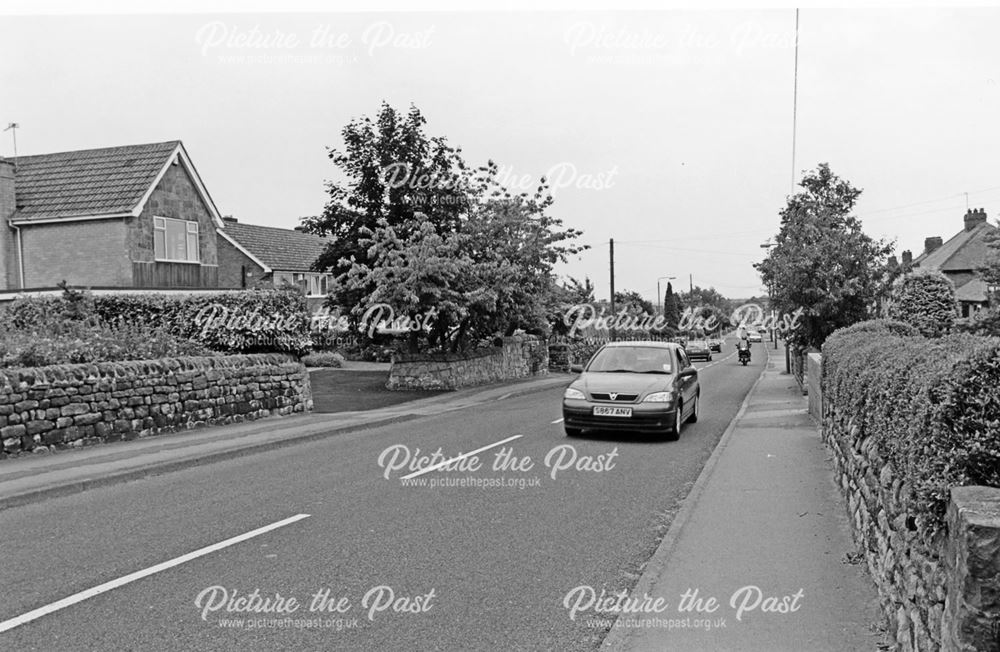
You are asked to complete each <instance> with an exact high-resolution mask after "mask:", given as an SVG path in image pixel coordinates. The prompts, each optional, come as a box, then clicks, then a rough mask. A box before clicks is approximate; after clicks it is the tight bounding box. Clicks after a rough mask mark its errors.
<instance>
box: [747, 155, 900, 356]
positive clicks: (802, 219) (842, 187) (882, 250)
mask: <svg viewBox="0 0 1000 652" xmlns="http://www.w3.org/2000/svg"><path fill="white" fill-rule="evenodd" d="M799 185H800V186H801V187H802V189H803V190H802V191H801V192H798V193H796V194H795V195H793V196H791V197H789V199H788V203H787V205H786V206H785V207H784V208H783V209H782V210H781V212H780V215H781V229H780V231H779V232H778V235H777V238H776V245H775V246H774V247H772V248H771V249H770V251H769V253H768V256H767V258H765V259H764V260H763V261H761V262H760V263H757V264H755V265H754V267H755V268H756V269H757V270H758V272H760V275H761V278H762V279H763V281H764V284H765V285H767V286H768V287H771V288H772V294H773V304H774V306H775V308H776V309H777V310H778V311H780V312H782V313H785V314H786V315H788V314H792V313H794V312H795V311H796V310H798V309H799V308H801V309H802V311H803V312H802V317H801V319H799V321H798V325H797V327H796V329H795V330H794V331H793V332H792V333H790V336H789V340H790V341H791V342H792V343H793V344H795V345H798V346H801V347H810V346H811V347H817V348H818V347H820V346H822V344H823V341H824V340H825V339H826V337H827V336H828V335H829V334H830V333H832V332H833V331H835V330H836V329H838V328H841V327H843V326H848V325H850V324H853V323H855V322H858V321H862V320H865V319H868V318H869V317H871V316H873V313H874V310H875V305H876V298H877V296H878V293H879V290H880V289H881V281H882V278H883V275H884V273H885V269H886V266H885V262H886V258H887V256H888V255H889V254H890V253H891V252H892V245H891V244H890V243H886V242H885V241H882V240H878V241H876V240H873V239H872V238H871V237H869V236H867V235H866V234H865V233H864V232H863V231H862V230H861V223H860V222H859V221H858V219H857V218H856V217H854V216H852V215H851V211H852V210H853V208H854V205H855V203H856V202H857V199H858V197H859V196H860V195H861V190H860V189H857V188H855V187H853V186H852V185H851V184H850V183H849V182H847V181H845V180H843V179H841V178H839V177H838V176H837V175H835V174H834V173H833V172H832V171H831V170H830V166H829V165H828V164H826V163H821V164H820V165H819V167H818V168H817V169H816V170H815V171H810V172H807V173H806V174H805V175H804V176H803V178H802V181H801V182H800V184H799Z"/></svg>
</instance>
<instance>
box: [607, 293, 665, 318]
mask: <svg viewBox="0 0 1000 652" xmlns="http://www.w3.org/2000/svg"><path fill="white" fill-rule="evenodd" d="M615 307H616V308H617V309H618V311H619V312H620V311H621V310H625V313H626V314H628V315H654V314H656V310H655V309H654V308H653V304H652V303H650V301H649V300H648V299H644V298H643V297H642V295H641V294H639V293H638V292H636V291H635V290H621V291H619V292H615Z"/></svg>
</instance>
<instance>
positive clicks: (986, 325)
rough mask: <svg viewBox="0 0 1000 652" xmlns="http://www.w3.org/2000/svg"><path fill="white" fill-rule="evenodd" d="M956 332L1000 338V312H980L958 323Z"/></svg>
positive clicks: (993, 310)
mask: <svg viewBox="0 0 1000 652" xmlns="http://www.w3.org/2000/svg"><path fill="white" fill-rule="evenodd" d="M956 330H958V331H959V332H962V333H972V334H973V335H990V336H993V337H1000V310H997V309H996V308H993V309H992V310H980V311H979V312H977V313H976V314H975V315H974V316H972V317H969V318H968V319H963V320H961V321H959V322H957V323H956Z"/></svg>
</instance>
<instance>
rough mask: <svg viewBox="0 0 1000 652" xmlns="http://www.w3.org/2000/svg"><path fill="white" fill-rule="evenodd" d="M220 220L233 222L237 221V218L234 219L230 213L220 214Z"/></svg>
mask: <svg viewBox="0 0 1000 652" xmlns="http://www.w3.org/2000/svg"><path fill="white" fill-rule="evenodd" d="M222 221H223V222H233V223H234V224H235V223H236V222H239V220H238V219H236V218H235V217H233V216H232V215H223V216H222Z"/></svg>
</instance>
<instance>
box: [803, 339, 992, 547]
mask: <svg viewBox="0 0 1000 652" xmlns="http://www.w3.org/2000/svg"><path fill="white" fill-rule="evenodd" d="M913 331H914V329H913V327H912V326H909V325H908V324H901V323H900V322H892V321H889V320H876V321H874V322H862V323H860V324H856V325H854V326H851V327H848V328H844V329H841V330H838V331H836V332H834V333H833V334H832V335H831V336H830V337H829V338H828V339H827V341H826V343H825V344H824V346H823V380H822V382H823V401H824V405H825V406H826V414H824V427H832V428H834V429H835V430H836V431H837V432H838V433H839V436H841V437H847V438H848V441H849V442H850V443H852V444H853V443H854V442H855V441H858V440H862V439H865V438H871V443H872V445H874V446H875V447H876V451H877V452H878V454H879V456H880V457H882V459H885V460H887V463H888V464H889V465H890V466H892V470H893V471H894V473H895V474H896V475H897V477H901V478H903V480H904V483H905V484H906V485H907V486H908V487H909V491H910V492H911V494H912V496H913V498H914V499H915V505H916V507H917V509H918V511H919V512H920V514H917V515H916V516H917V517H918V518H917V522H918V523H921V524H922V525H924V526H927V527H932V528H933V527H939V526H940V525H941V524H942V522H943V519H944V515H945V508H946V506H947V502H948V491H949V488H950V487H953V486H962V485H983V486H990V487H1000V392H998V388H1000V338H992V337H977V336H972V335H950V336H946V337H943V338H935V339H929V338H925V337H921V336H919V335H916V336H915V335H913Z"/></svg>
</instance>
